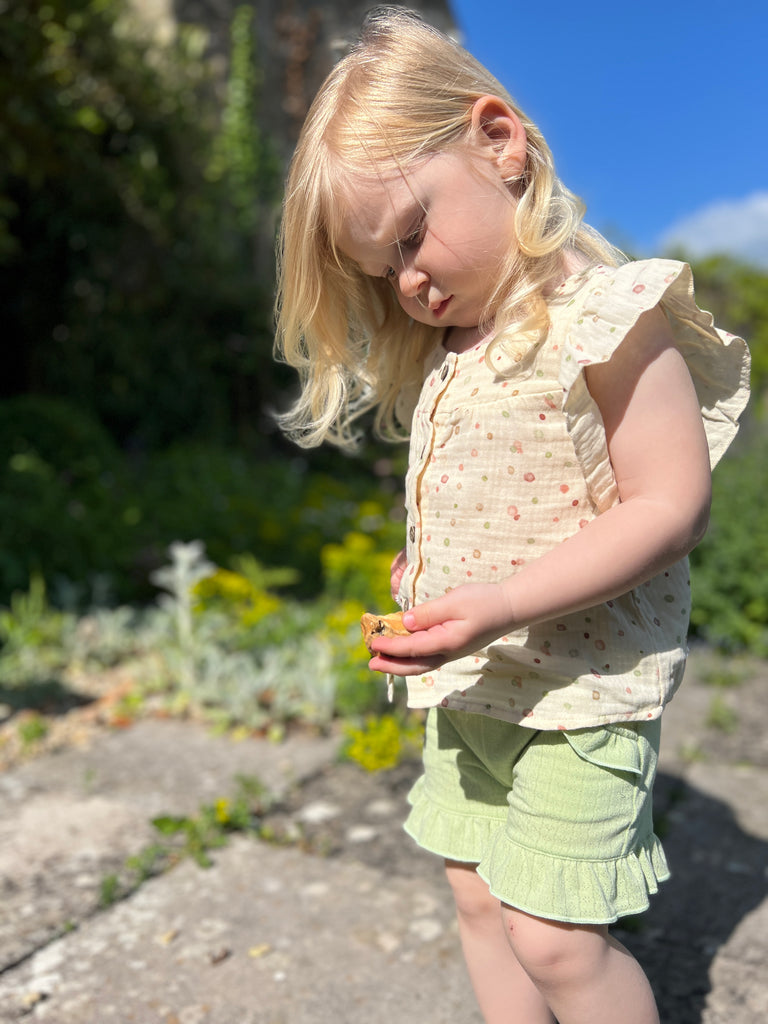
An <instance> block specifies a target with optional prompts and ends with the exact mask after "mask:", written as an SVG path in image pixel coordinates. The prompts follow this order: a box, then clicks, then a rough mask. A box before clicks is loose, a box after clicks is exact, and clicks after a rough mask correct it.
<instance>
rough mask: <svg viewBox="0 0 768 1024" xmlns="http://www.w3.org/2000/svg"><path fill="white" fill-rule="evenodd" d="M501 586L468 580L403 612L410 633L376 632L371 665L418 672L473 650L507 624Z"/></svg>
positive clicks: (394, 671)
mask: <svg viewBox="0 0 768 1024" xmlns="http://www.w3.org/2000/svg"><path fill="white" fill-rule="evenodd" d="M511 622H512V615H511V612H510V611H509V609H508V607H507V601H506V594H505V590H504V587H501V586H498V585H497V584H493V583H468V584H466V585H465V586H462V587H457V588H456V589H455V590H452V591H451V592H450V593H449V594H446V595H445V597H439V598H437V599H436V600H434V601H427V602H425V603H424V604H420V605H417V606H416V607H415V608H412V609H411V610H410V611H408V612H406V613H405V614H404V615H403V625H404V626H405V627H406V628H407V629H409V630H411V631H412V635H411V636H401V637H377V638H376V640H375V641H374V643H373V650H374V652H375V653H374V656H373V658H372V659H371V661H370V662H369V665H370V668H372V669H373V670H374V671H377V672H388V673H391V674H392V675H396V676H411V675H420V674H421V673H422V672H428V671H430V670H432V669H435V668H438V667H439V666H440V665H443V664H444V663H445V662H446V661H454V660H455V659H456V658H461V657H463V656H464V655H467V654H473V653H474V652H475V651H477V650H479V649H480V648H481V647H485V645H486V644H489V643H491V642H492V641H493V640H498V638H499V637H500V636H503V634H504V633H505V632H506V631H507V629H509V628H510V625H511Z"/></svg>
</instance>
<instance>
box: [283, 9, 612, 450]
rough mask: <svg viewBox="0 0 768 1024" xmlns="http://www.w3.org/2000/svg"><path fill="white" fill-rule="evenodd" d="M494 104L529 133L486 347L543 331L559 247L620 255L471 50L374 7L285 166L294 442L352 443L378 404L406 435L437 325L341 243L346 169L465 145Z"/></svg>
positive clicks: (286, 325)
mask: <svg viewBox="0 0 768 1024" xmlns="http://www.w3.org/2000/svg"><path fill="white" fill-rule="evenodd" d="M489 94H490V95H494V96H498V97H500V98H502V99H503V100H504V101H505V102H506V103H508V104H509V105H510V107H511V108H512V109H513V110H514V111H515V112H516V113H517V115H518V117H519V118H520V120H521V122H522V125H523V127H524V129H525V131H526V135H527V140H528V142H527V158H526V164H525V168H524V171H523V174H522V176H521V177H520V178H519V179H517V180H515V181H514V182H510V183H509V189H510V198H512V197H513V196H514V198H515V199H516V201H517V207H516V212H515V232H516V244H514V245H511V246H510V250H509V255H508V257H507V259H506V261H505V262H504V263H503V265H502V266H500V267H499V275H498V280H497V282H496V283H495V288H494V289H493V293H492V295H491V297H490V300H489V302H488V305H487V310H486V316H485V317H484V319H483V324H484V326H486V327H487V328H489V329H500V328H503V334H502V335H501V336H500V337H499V338H497V340H496V341H495V342H494V343H493V345H492V346H489V353H488V358H490V350H491V349H492V348H493V346H495V345H502V346H505V347H507V348H510V347H511V348H512V349H513V353H512V354H514V349H515V348H516V349H517V350H518V351H519V350H520V348H521V346H522V345H524V346H526V347H527V346H528V345H530V344H531V343H533V342H534V341H536V340H537V339H538V338H540V337H541V336H542V335H543V333H544V332H545V331H546V330H547V329H548V326H549V315H548V311H547V305H546V302H545V299H544V291H545V289H546V287H547V286H548V285H551V283H552V282H553V280H555V279H556V278H557V277H560V278H561V277H562V275H563V271H564V268H565V265H566V254H570V257H571V259H572V260H575V261H576V262H577V263H579V264H581V265H585V266H586V265H589V264H593V263H619V262H621V261H622V258H623V257H622V256H621V254H620V253H619V252H618V251H617V250H616V249H614V248H613V247H612V246H611V245H609V243H608V242H606V241H605V239H603V238H602V236H600V235H599V234H598V233H597V232H595V231H594V230H593V229H591V228H589V227H588V226H587V225H585V224H583V223H582V217H583V213H584V209H583V206H582V204H581V202H580V201H579V200H578V199H577V198H576V197H575V196H574V195H573V194H572V193H571V192H569V191H568V190H567V189H566V188H565V187H564V186H563V184H562V183H561V182H560V180H559V179H558V177H557V175H556V174H555V170H554V162H553V159H552V154H551V152H550V150H549V147H548V146H547V144H546V142H545V141H544V138H543V136H542V134H541V132H540V131H539V130H538V128H537V127H536V125H535V124H533V122H532V121H530V119H528V118H527V117H525V115H524V114H523V113H522V112H521V111H520V110H519V109H518V108H517V107H516V105H515V103H514V101H513V100H512V98H511V97H510V96H509V94H508V93H507V91H506V90H505V89H504V87H503V86H502V85H501V84H500V83H499V82H498V81H497V80H496V79H495V78H494V77H493V75H491V74H490V72H489V71H488V70H487V69H486V68H484V67H483V66H482V64H480V63H479V62H478V61H477V60H475V58H474V57H472V56H471V55H470V54H469V53H467V52H466V50H464V49H463V48H462V47H460V46H459V45H458V44H457V43H456V42H454V41H453V40H452V39H450V38H448V37H447V36H445V35H443V34H442V33H441V32H439V31H438V30H437V29H435V28H433V27H431V26H429V25H427V24H426V23H425V22H423V21H422V20H421V18H420V17H419V16H418V15H416V14H414V13H413V12H410V11H407V10H404V9H403V8H379V9H377V10H375V11H374V12H372V13H371V14H370V15H369V16H368V18H367V19H366V22H365V24H364V26H363V31H362V35H361V37H360V40H359V42H358V43H357V45H356V46H355V47H354V48H353V49H352V50H351V51H350V52H349V54H348V55H347V56H346V57H344V58H343V59H342V60H341V61H340V62H339V63H338V64H337V65H336V66H335V68H334V69H333V70H332V71H331V73H330V74H329V76H328V78H327V79H326V81H325V82H324V84H323V86H322V87H321V89H320V91H319V93H318V94H317V96H316V98H315V100H314V102H313V104H312V106H311V108H310V111H309V114H308V115H307V118H306V121H305V123H304V127H303V129H302V132H301V136H300V138H299V142H298V145H297V147H296V151H295V153H294V156H293V160H292V162H291V167H290V171H289V176H288V181H287V186H286V194H285V201H284V206H283V218H282V224H281V234H280V244H279V249H278V290H277V302H276V324H277V334H276V341H275V352H276V355H277V357H278V358H281V359H283V360H284V361H285V362H287V363H289V364H290V365H291V366H293V367H295V368H296V369H297V370H298V372H299V377H300V381H301V394H300V397H299V399H298V401H297V402H296V404H295V405H294V407H293V408H292V409H291V410H290V411H289V412H287V413H285V414H284V415H282V416H280V417H278V420H279V422H280V424H281V426H282V427H283V429H284V430H285V431H286V432H287V433H288V434H289V435H290V436H291V437H293V439H294V440H296V441H297V442H298V443H299V444H301V445H303V446H305V447H310V446H314V445H318V444H320V443H321V442H322V441H324V440H328V441H330V442H332V443H334V444H337V445H339V446H340V447H342V448H349V447H353V446H354V445H355V443H356V440H357V435H356V432H355V430H354V424H355V420H356V419H357V418H358V417H359V416H361V415H362V414H363V413H365V412H367V411H368V410H371V409H374V410H375V420H374V428H375V431H376V433H377V434H378V435H379V436H382V437H388V438H403V437H405V436H407V432H408V427H409V423H408V422H407V420H408V416H407V412H406V411H405V408H404V407H405V406H407V405H408V404H409V403H408V401H407V400H406V401H404V402H403V401H401V400H402V399H403V396H404V395H408V394H413V393H414V390H415V389H417V388H418V386H419V385H420V383H421V379H422V373H423V370H422V367H423V361H424V358H425V356H426V355H427V353H428V352H429V350H430V349H431V348H433V347H434V345H435V344H436V342H437V339H438V336H439V334H440V333H442V330H443V328H439V329H438V328H434V327H430V326H427V325H424V324H420V323H417V322H415V321H413V320H411V319H410V318H409V317H408V316H407V315H406V314H405V313H404V312H403V310H402V309H401V308H400V305H399V303H398V301H397V298H396V295H395V292H394V290H393V289H392V287H391V286H390V285H389V284H388V283H387V282H386V281H385V280H383V279H382V278H372V277H369V276H367V275H365V274H364V273H363V272H362V271H361V270H360V268H359V267H357V265H356V264H355V263H354V262H353V261H351V260H350V259H348V258H347V257H345V256H344V254H343V253H342V252H341V251H340V250H339V247H338V244H337V240H338V237H339V234H340V230H341V226H342V217H343V215H344V195H345V186H346V183H347V182H348V180H349V178H350V177H351V176H354V175H362V176H366V175H367V176H370V174H371V172H372V169H378V170H379V171H380V172H382V171H385V170H387V169H394V168H399V169H401V170H405V171H406V173H407V168H408V167H409V166H412V165H413V164H414V163H415V162H416V161H418V160H422V159H424V158H425V157H427V156H430V155H433V154H435V153H437V152H441V151H443V150H445V149H446V148H447V147H451V146H457V145H460V144H462V143H464V142H466V141H467V140H468V138H469V136H470V133H471V131H472V123H471V118H472V107H473V106H474V104H475V102H476V101H477V100H478V99H480V98H481V97H482V96H486V95H489Z"/></svg>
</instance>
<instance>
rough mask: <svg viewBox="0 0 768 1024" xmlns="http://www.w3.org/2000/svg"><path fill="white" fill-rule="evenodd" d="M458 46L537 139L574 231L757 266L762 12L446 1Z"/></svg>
mask: <svg viewBox="0 0 768 1024" xmlns="http://www.w3.org/2000/svg"><path fill="white" fill-rule="evenodd" d="M450 3H451V8H452V10H453V13H454V17H455V20H456V21H457V23H458V25H459V28H460V29H461V32H462V42H463V44H464V45H465V46H466V47H467V49H469V50H470V51H471V52H472V53H473V54H474V55H475V56H476V57H477V58H478V59H479V60H481V61H482V62H483V64H485V65H486V66H487V67H488V68H489V69H490V70H491V71H492V72H493V73H494V74H495V75H496V77H497V78H499V79H500V80H501V81H502V82H503V84H504V85H505V86H506V87H507V89H508V90H509V91H510V92H511V94H512V96H513V97H514V98H515V99H516V101H517V102H518V104H519V106H520V107H521V108H522V109H523V110H524V111H525V112H526V113H527V114H528V116H530V117H531V118H532V119H533V120H534V121H535V122H536V123H537V124H538V125H539V127H540V128H541V129H542V131H543V132H544V136H545V138H546V139H547V141H548V142H549V145H550V147H551V148H552V150H553V151H554V155H555V162H556V166H557V168H558V172H559V174H560V177H561V178H562V179H563V181H564V182H565V184H566V185H567V186H568V187H569V188H571V189H572V190H573V191H574V192H576V193H577V194H578V195H580V196H581V197H582V199H584V201H585V202H586V203H587V218H586V219H587V220H588V221H589V222H590V223H592V224H593V225H594V226H595V227H596V228H598V229H599V230H601V231H604V232H605V233H606V234H608V235H609V237H610V238H611V240H612V241H614V242H615V243H617V244H618V245H620V246H622V247H623V248H626V249H628V250H629V251H631V252H632V253H633V254H634V255H639V256H647V255H658V254H661V253H662V252H663V251H664V250H665V248H667V246H668V244H669V241H670V238H671V237H673V236H674V237H676V238H677V239H678V240H680V241H682V242H683V243H684V244H685V245H686V247H687V249H688V251H689V252H690V253H691V254H692V255H703V254H705V253H706V252H708V251H715V250H725V251H730V252H732V253H733V254H735V255H741V256H744V257H745V258H751V259H752V260H753V261H756V262H760V263H762V264H763V265H764V266H766V267H768V72H767V71H766V65H767V64H768V60H766V56H767V54H766V51H767V50H768V4H766V2H765V0H731V2H730V3H723V2H722V0H721V2H717V3H715V2H713V0H698V2H696V3H694V2H693V0H666V2H661V0H643V2H632V0H613V2H611V3H609V2H607V0H587V2H582V3H579V2H578V0H570V2H568V0H549V2H540V3H536V4H526V3H520V2H515V0H496V2H494V0H450Z"/></svg>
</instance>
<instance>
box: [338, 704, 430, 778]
mask: <svg viewBox="0 0 768 1024" xmlns="http://www.w3.org/2000/svg"><path fill="white" fill-rule="evenodd" d="M345 734H346V741H345V743H344V745H343V747H342V756H343V757H344V758H346V759H347V760H350V761H354V762H355V763H356V764H359V765H360V767H361V768H365V770H366V771H369V772H378V771H386V770H387V769H390V768H394V767H396V766H397V765H398V764H400V763H401V761H403V760H404V759H405V758H406V757H413V756H415V755H416V754H417V753H418V751H419V750H420V749H421V742H422V723H421V720H420V719H419V718H417V717H415V716H411V717H409V718H407V719H405V720H402V719H401V718H399V717H397V716H396V715H381V716H379V717H377V716H373V715H369V716H368V717H367V718H366V719H365V722H364V723H363V725H362V726H355V725H349V726H347V728H346V729H345Z"/></svg>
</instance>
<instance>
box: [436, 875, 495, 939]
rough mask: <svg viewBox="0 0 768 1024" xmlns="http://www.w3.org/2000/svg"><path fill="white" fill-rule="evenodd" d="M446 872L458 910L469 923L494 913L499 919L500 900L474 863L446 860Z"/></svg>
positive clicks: (460, 915)
mask: <svg viewBox="0 0 768 1024" xmlns="http://www.w3.org/2000/svg"><path fill="white" fill-rule="evenodd" d="M445 873H446V876H447V878H448V881H449V883H450V886H451V889H452V891H453V898H454V901H455V903H456V912H457V913H458V915H459V917H460V918H461V919H462V920H463V921H465V922H468V923H471V922H478V921H484V920H486V919H487V918H488V916H489V915H492V916H493V918H494V919H495V921H496V922H497V927H498V920H499V901H498V900H497V899H496V897H495V896H492V895H491V894H490V892H489V891H488V886H487V885H486V884H485V882H484V881H483V880H482V878H480V876H479V875H478V874H477V871H476V870H475V865H474V864H462V863H460V862H458V861H446V862H445Z"/></svg>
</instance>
